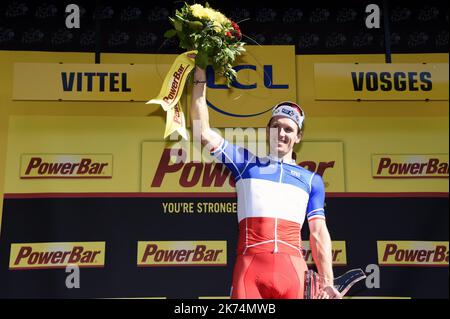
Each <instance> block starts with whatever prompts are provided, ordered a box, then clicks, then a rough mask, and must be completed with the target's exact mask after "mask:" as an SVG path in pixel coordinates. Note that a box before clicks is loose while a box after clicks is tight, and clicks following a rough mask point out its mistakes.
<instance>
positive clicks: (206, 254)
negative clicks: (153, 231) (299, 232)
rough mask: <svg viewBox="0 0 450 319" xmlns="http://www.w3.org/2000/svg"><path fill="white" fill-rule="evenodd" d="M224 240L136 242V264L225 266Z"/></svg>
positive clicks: (148, 265) (225, 248) (225, 247)
mask: <svg viewBox="0 0 450 319" xmlns="http://www.w3.org/2000/svg"><path fill="white" fill-rule="evenodd" d="M226 264H227V242H226V241H153V242H138V257H137V265H138V266H139V267H150V266H153V267H154V266H225V265H226Z"/></svg>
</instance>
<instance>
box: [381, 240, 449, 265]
mask: <svg viewBox="0 0 450 319" xmlns="http://www.w3.org/2000/svg"><path fill="white" fill-rule="evenodd" d="M377 245H378V263H379V264H380V265H383V266H421V267H427V266H442V267H448V242H435V241H378V242H377Z"/></svg>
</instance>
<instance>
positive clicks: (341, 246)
mask: <svg viewBox="0 0 450 319" xmlns="http://www.w3.org/2000/svg"><path fill="white" fill-rule="evenodd" d="M302 244H303V249H304V251H303V252H304V258H305V261H306V264H308V265H314V260H313V256H312V251H311V247H310V243H309V241H304V242H302ZM331 254H332V260H333V265H334V266H345V265H347V249H346V246H345V241H333V242H332V248H331Z"/></svg>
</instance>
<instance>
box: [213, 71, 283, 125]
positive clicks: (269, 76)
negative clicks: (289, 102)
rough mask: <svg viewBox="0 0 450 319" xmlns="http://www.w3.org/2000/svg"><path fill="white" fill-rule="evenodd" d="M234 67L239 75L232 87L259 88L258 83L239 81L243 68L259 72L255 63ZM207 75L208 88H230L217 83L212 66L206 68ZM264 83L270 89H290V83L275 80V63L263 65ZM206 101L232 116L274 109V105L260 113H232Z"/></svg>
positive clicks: (215, 108) (217, 109) (245, 115)
mask: <svg viewBox="0 0 450 319" xmlns="http://www.w3.org/2000/svg"><path fill="white" fill-rule="evenodd" d="M233 69H234V70H235V71H236V73H237V76H236V79H235V80H234V81H233V82H232V83H231V87H233V88H236V89H240V90H254V89H258V83H249V84H243V83H241V82H239V72H240V71H242V70H251V71H254V72H257V74H258V73H259V72H258V69H257V66H256V65H253V64H241V65H237V66H234V67H233ZM206 76H207V82H206V85H207V86H208V88H210V89H224V90H226V89H228V87H227V86H226V85H225V84H217V83H216V78H215V73H214V69H213V68H212V66H208V67H207V68H206ZM261 80H262V83H263V85H264V87H265V88H266V89H270V90H280V89H283V90H286V89H289V85H288V84H276V83H274V81H273V65H263V72H262V79H261ZM206 103H207V104H208V106H209V107H210V108H212V109H213V110H215V111H217V112H219V113H221V114H224V115H228V116H232V117H254V116H258V115H261V114H264V113H266V112H269V111H270V110H272V106H271V107H269V108H268V109H265V110H262V111H261V112H258V113H252V114H236V113H230V112H228V111H225V110H224V109H222V108H219V107H218V106H216V105H214V104H213V103H211V102H210V101H208V100H207V101H206Z"/></svg>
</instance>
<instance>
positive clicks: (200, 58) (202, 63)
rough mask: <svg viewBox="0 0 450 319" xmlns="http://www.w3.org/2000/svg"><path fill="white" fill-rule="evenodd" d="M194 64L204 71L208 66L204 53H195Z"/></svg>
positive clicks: (206, 56)
mask: <svg viewBox="0 0 450 319" xmlns="http://www.w3.org/2000/svg"><path fill="white" fill-rule="evenodd" d="M195 64H196V65H198V66H199V67H200V68H202V69H206V66H207V65H208V55H207V54H206V52H205V51H201V50H199V51H198V52H197V57H196V58H195Z"/></svg>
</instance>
